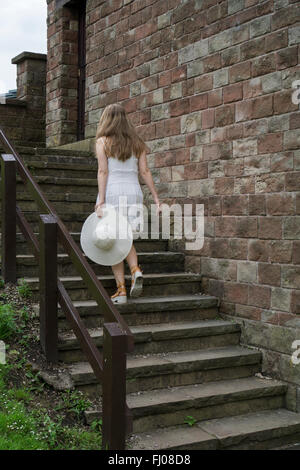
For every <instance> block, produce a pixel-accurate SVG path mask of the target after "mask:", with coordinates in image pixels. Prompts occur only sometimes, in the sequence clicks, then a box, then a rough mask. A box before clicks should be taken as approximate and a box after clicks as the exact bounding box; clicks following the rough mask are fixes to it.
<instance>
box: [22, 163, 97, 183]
mask: <svg viewBox="0 0 300 470" xmlns="http://www.w3.org/2000/svg"><path fill="white" fill-rule="evenodd" d="M26 166H27V168H28V169H29V171H30V172H31V174H32V175H33V176H34V177H35V176H56V177H58V178H88V179H90V178H91V179H97V170H98V162H97V160H96V158H95V159H94V161H93V162H91V161H89V162H85V163H83V162H77V161H75V162H74V161H72V162H68V163H67V162H57V161H52V162H51V161H27V162H26Z"/></svg>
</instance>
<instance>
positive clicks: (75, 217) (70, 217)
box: [0, 193, 173, 241]
mask: <svg viewBox="0 0 300 470" xmlns="http://www.w3.org/2000/svg"><path fill="white" fill-rule="evenodd" d="M72 197H75V196H74V195H72ZM96 197H97V193H96V194H95V198H94V202H96ZM47 198H48V194H47ZM52 205H53V207H54V209H56V210H57V207H56V204H55V203H52ZM93 211H94V203H92V202H91V203H90V210H88V211H86V212H77V213H76V212H72V211H71V212H66V211H65V210H64V212H59V211H57V213H58V216H59V218H60V219H61V220H62V222H63V223H64V224H65V226H66V228H67V230H68V231H69V232H81V229H82V225H83V224H84V222H85V220H86V218H87V217H88V216H89V215H90V214H91V213H92V212H93ZM39 213H40V212H38V211H37V210H35V211H26V212H25V213H24V216H25V218H26V220H27V221H28V222H29V223H30V225H31V228H32V230H33V231H34V232H38V231H39ZM0 227H1V219H0ZM160 227H161V225H160ZM145 228H146V227H145ZM158 230H159V232H153V234H152V233H151V225H150V224H149V232H148V236H147V234H146V233H145V234H144V235H145V236H144V238H146V236H147V238H148V239H151V240H154V241H156V240H157V239H159V238H160V239H161V240H166V241H167V240H168V238H166V237H164V238H162V232H161V228H160V229H159V228H158ZM170 232H171V235H172V234H173V230H172V228H171V229H170Z"/></svg>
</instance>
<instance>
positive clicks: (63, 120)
mask: <svg viewBox="0 0 300 470" xmlns="http://www.w3.org/2000/svg"><path fill="white" fill-rule="evenodd" d="M47 3H48V63H47V83H46V94H47V104H46V145H47V146H49V147H53V146H57V145H63V144H66V143H70V142H74V141H76V140H77V137H76V135H77V134H76V129H77V77H78V67H77V64H78V43H77V40H78V38H77V36H78V16H77V12H76V10H75V9H73V8H72V9H70V8H60V9H58V10H55V3H56V2H55V0H47Z"/></svg>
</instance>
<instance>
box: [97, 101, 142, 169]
mask: <svg viewBox="0 0 300 470" xmlns="http://www.w3.org/2000/svg"><path fill="white" fill-rule="evenodd" d="M100 137H108V139H105V144H104V145H105V153H106V155H107V157H114V158H118V159H119V160H121V161H126V160H127V159H128V158H130V157H131V155H132V154H134V155H135V156H136V157H137V158H139V157H140V156H141V154H142V153H143V152H144V151H146V150H147V146H146V144H145V142H144V141H143V140H142V139H141V138H140V137H139V136H138V135H137V133H136V130H135V128H134V127H133V125H132V124H131V122H130V120H129V119H128V117H127V115H126V111H125V109H124V108H123V106H121V105H120V104H110V105H108V106H106V107H105V109H104V111H103V113H102V115H101V118H100V121H99V124H98V128H97V133H96V142H97V140H98V139H99V138H100Z"/></svg>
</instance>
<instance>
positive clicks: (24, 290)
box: [17, 279, 32, 299]
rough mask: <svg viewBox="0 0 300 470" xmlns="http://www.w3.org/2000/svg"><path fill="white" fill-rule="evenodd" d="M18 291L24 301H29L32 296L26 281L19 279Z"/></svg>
mask: <svg viewBox="0 0 300 470" xmlns="http://www.w3.org/2000/svg"><path fill="white" fill-rule="evenodd" d="M17 290H18V292H19V295H20V297H23V299H29V298H30V297H31V296H32V292H31V289H30V287H29V284H28V283H27V282H26V281H25V279H18V285H17Z"/></svg>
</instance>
